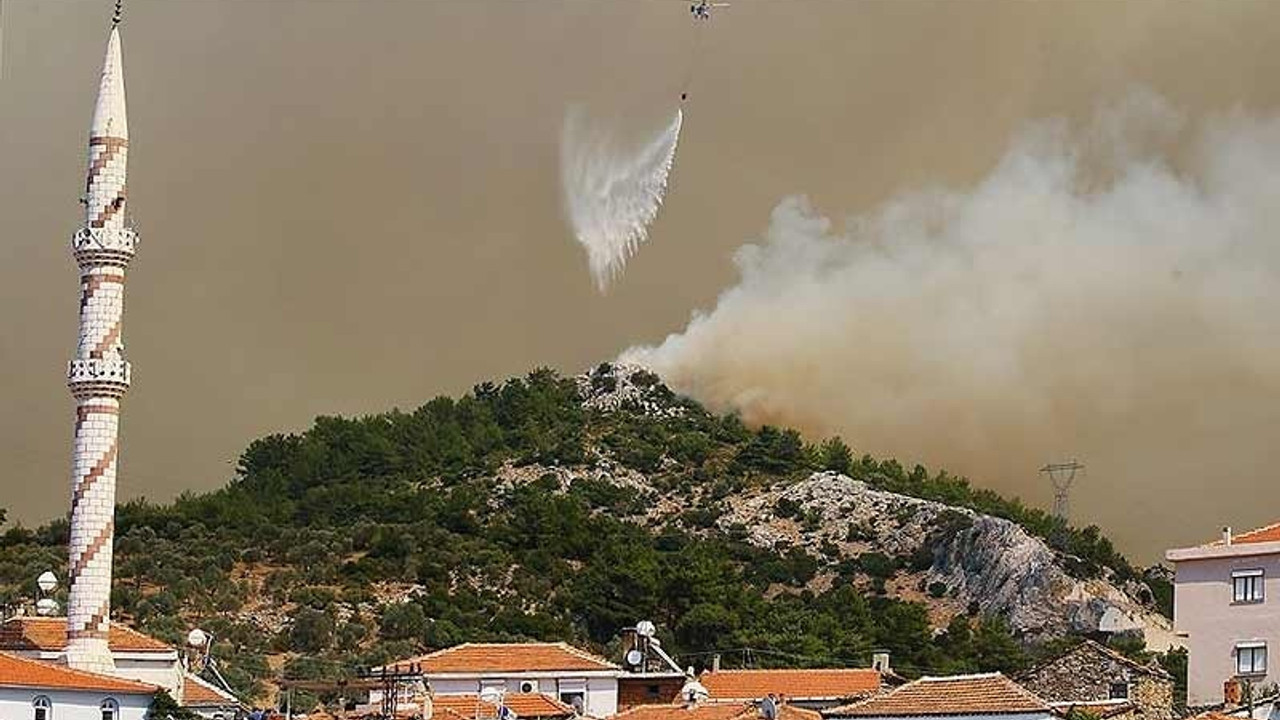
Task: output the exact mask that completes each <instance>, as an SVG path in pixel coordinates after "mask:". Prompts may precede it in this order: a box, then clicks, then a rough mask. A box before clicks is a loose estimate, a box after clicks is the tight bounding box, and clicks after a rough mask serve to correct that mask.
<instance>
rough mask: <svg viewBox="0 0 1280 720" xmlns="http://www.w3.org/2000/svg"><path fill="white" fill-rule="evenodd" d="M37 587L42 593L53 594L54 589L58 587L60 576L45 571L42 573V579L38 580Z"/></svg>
mask: <svg viewBox="0 0 1280 720" xmlns="http://www.w3.org/2000/svg"><path fill="white" fill-rule="evenodd" d="M36 587H38V588H40V590H41V591H42V592H53V589H54V588H56V587H58V576H57V575H54V574H53V573H52V572H51V571H49V570H45V571H44V572H42V573H40V577H38V578H36Z"/></svg>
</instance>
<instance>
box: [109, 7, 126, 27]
mask: <svg viewBox="0 0 1280 720" xmlns="http://www.w3.org/2000/svg"><path fill="white" fill-rule="evenodd" d="M122 15H124V0H116V11H115V12H114V13H112V14H111V27H116V26H117V25H119V24H120V17H121V16H122Z"/></svg>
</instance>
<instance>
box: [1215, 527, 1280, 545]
mask: <svg viewBox="0 0 1280 720" xmlns="http://www.w3.org/2000/svg"><path fill="white" fill-rule="evenodd" d="M1264 542H1280V523H1273V524H1271V525H1266V526H1264V527H1260V528H1255V529H1253V530H1249V531H1248V532H1242V533H1240V534H1239V535H1233V536H1231V544H1232V545H1245V544H1248V543H1264ZM1211 544H1213V545H1221V544H1222V541H1221V540H1218V541H1217V542H1214V543H1211Z"/></svg>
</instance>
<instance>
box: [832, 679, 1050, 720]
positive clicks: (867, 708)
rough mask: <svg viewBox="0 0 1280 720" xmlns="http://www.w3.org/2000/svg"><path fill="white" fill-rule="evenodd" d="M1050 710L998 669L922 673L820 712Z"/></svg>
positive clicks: (860, 714)
mask: <svg viewBox="0 0 1280 720" xmlns="http://www.w3.org/2000/svg"><path fill="white" fill-rule="evenodd" d="M1034 712H1043V713H1047V712H1049V705H1048V704H1047V703H1045V701H1043V700H1041V699H1040V698H1038V697H1036V696H1035V695H1032V694H1031V693H1030V692H1028V691H1027V690H1025V689H1023V688H1022V687H1020V686H1019V685H1018V684H1017V683H1015V682H1014V681H1012V680H1010V679H1009V678H1007V677H1005V676H1004V675H1001V674H1000V673H983V674H980V675H952V676H948V677H922V678H920V679H919V680H913V681H911V682H909V683H907V684H906V685H903V686H902V687H900V688H897V689H894V690H892V691H890V692H888V693H885V694H884V695H880V696H878V697H874V698H871V699H869V700H863V701H861V702H856V703H852V704H850V705H844V706H842V707H838V708H831V709H829V710H825V711H823V715H826V716H836V717H884V716H890V717H894V716H922V715H924V716H928V715H1007V714H1015V713H1034Z"/></svg>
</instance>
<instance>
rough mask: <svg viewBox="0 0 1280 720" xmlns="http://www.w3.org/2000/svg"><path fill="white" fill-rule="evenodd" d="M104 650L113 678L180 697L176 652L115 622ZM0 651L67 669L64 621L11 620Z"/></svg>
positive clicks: (0, 628) (0, 635) (3, 628)
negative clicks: (158, 688) (149, 685)
mask: <svg viewBox="0 0 1280 720" xmlns="http://www.w3.org/2000/svg"><path fill="white" fill-rule="evenodd" d="M107 646H108V647H109V648H110V652H111V655H112V658H113V660H114V664H115V670H114V671H113V672H112V673H111V674H112V675H115V676H117V677H122V678H127V679H131V680H137V681H139V682H144V683H148V684H151V685H156V686H158V687H162V688H164V689H165V690H167V691H169V694H170V695H173V697H174V699H178V698H179V697H180V695H181V688H182V682H183V675H184V673H183V670H182V663H181V662H180V659H179V656H178V651H177V650H176V649H174V648H172V647H170V646H169V645H167V644H165V643H163V642H160V641H159V640H156V639H155V638H153V637H148V636H146V635H143V634H142V633H140V632H138V631H136V630H131V629H129V628H127V627H125V626H124V625H121V624H119V623H114V622H113V623H111V629H110V633H109V636H108V643H107ZM0 651H3V652H7V653H11V654H14V655H20V656H22V657H26V658H30V659H32V660H44V661H45V662H52V663H58V664H62V665H66V664H67V620H66V618H56V617H16V618H10V619H9V620H6V621H5V622H3V623H0Z"/></svg>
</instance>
